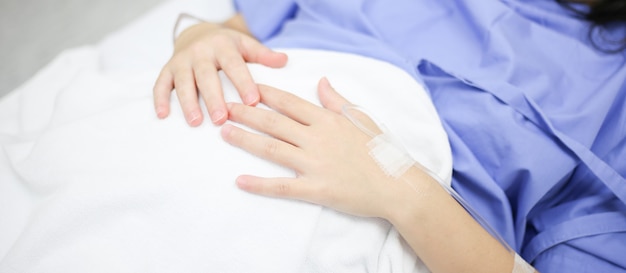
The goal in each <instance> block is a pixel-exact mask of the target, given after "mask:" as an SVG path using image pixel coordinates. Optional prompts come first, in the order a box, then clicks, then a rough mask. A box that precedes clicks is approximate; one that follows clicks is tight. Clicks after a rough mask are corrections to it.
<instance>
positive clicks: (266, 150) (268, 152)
mask: <svg viewBox="0 0 626 273" xmlns="http://www.w3.org/2000/svg"><path fill="white" fill-rule="evenodd" d="M277 150H278V142H276V141H274V140H271V139H270V140H268V141H266V142H265V145H264V146H263V154H264V155H265V156H268V157H272V156H274V155H275V154H276V152H277Z"/></svg>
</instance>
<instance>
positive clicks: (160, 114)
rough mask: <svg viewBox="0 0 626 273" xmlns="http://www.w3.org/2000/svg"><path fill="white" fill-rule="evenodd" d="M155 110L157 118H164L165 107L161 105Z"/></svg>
mask: <svg viewBox="0 0 626 273" xmlns="http://www.w3.org/2000/svg"><path fill="white" fill-rule="evenodd" d="M155 111H156V115H157V117H158V118H160V119H162V118H165V108H164V107H163V106H159V107H157V108H156V110H155Z"/></svg>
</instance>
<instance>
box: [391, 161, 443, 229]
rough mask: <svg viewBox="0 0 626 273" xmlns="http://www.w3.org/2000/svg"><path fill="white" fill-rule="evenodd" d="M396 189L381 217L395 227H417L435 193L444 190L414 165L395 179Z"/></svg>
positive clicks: (425, 214)
mask: <svg viewBox="0 0 626 273" xmlns="http://www.w3.org/2000/svg"><path fill="white" fill-rule="evenodd" d="M395 182H396V185H397V187H395V188H397V190H395V192H394V193H393V194H392V196H391V197H390V200H391V202H390V205H389V206H387V209H386V211H385V212H384V213H385V214H384V216H383V218H385V219H386V220H387V221H389V222H390V223H391V224H392V225H394V226H395V227H396V229H401V228H402V227H405V226H407V227H411V228H413V229H414V228H417V226H416V224H419V223H421V222H422V221H423V219H425V217H427V216H428V213H429V210H431V209H432V208H431V206H432V203H433V201H434V200H436V198H437V197H436V195H437V194H440V193H441V192H440V191H444V190H443V189H442V188H441V186H440V185H439V184H438V183H437V181H435V180H434V179H433V178H432V177H430V176H429V175H428V174H426V173H425V172H423V171H422V170H421V169H419V168H418V167H416V166H413V167H411V168H409V169H408V170H407V171H406V173H405V174H403V175H402V176H401V177H400V178H398V179H396V181H395Z"/></svg>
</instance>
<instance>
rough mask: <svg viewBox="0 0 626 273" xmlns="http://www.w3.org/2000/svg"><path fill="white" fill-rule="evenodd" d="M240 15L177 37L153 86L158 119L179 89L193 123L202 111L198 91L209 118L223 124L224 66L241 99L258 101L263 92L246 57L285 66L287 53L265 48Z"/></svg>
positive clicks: (198, 122) (193, 27)
mask: <svg viewBox="0 0 626 273" xmlns="http://www.w3.org/2000/svg"><path fill="white" fill-rule="evenodd" d="M246 32H247V27H246V26H245V22H244V21H243V18H242V17H241V16H240V15H236V16H234V17H233V18H231V19H230V20H228V21H227V22H225V23H224V24H223V25H220V24H213V23H200V24H197V25H194V26H192V27H190V28H188V29H186V30H185V31H183V32H182V33H181V35H180V36H179V37H178V39H176V43H175V46H174V54H173V56H172V57H171V59H170V60H169V61H168V63H167V64H166V65H165V66H164V67H163V69H162V70H161V73H160V75H159V77H158V78H157V80H156V83H155V86H154V105H155V111H156V113H157V116H158V117H159V118H165V117H167V116H168V115H169V112H170V92H171V91H172V89H174V88H176V94H177V96H178V99H179V101H180V104H181V106H182V109H183V112H184V114H185V119H186V120H187V122H188V123H189V125H190V126H198V125H200V124H201V123H202V120H203V114H202V111H201V110H200V105H199V102H198V97H199V95H198V92H199V93H200V94H201V95H202V97H203V99H204V102H205V104H206V106H207V109H208V112H209V116H210V118H211V121H212V122H213V123H215V124H222V123H224V122H225V121H226V120H227V118H228V111H227V109H226V103H225V102H224V95H223V93H222V86H221V82H220V78H219V76H218V71H219V70H220V69H221V70H224V72H225V73H226V75H227V76H228V78H229V79H230V80H231V81H232V82H233V84H234V85H235V88H236V89H237V91H238V92H239V95H240V96H241V98H242V101H243V102H244V103H245V104H247V105H255V104H256V103H257V102H258V101H259V98H260V97H259V91H258V88H257V86H256V84H255V83H254V81H253V80H252V76H251V75H250V72H249V71H248V68H247V66H246V62H253V63H259V64H262V65H266V66H269V67H274V68H278V67H282V66H284V65H285V64H286V62H287V55H285V54H283V53H277V52H274V51H272V50H270V49H269V48H267V47H265V46H264V45H262V44H261V43H259V42H258V41H257V40H255V39H254V38H252V37H251V36H249V35H248V34H246Z"/></svg>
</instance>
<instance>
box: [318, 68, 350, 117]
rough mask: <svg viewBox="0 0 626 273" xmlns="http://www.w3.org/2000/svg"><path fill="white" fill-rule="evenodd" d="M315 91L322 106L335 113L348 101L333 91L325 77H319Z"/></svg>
mask: <svg viewBox="0 0 626 273" xmlns="http://www.w3.org/2000/svg"><path fill="white" fill-rule="evenodd" d="M317 92H318V95H319V97H320V102H321V103H322V105H323V106H324V108H326V109H328V110H331V111H333V112H335V113H341V107H343V106H344V105H346V104H349V103H350V102H349V101H348V100H347V99H345V98H344V97H342V96H341V95H339V93H337V91H335V89H334V88H333V87H332V86H331V85H330V82H328V79H327V78H326V77H323V78H322V79H320V81H319V83H318V84H317Z"/></svg>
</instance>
